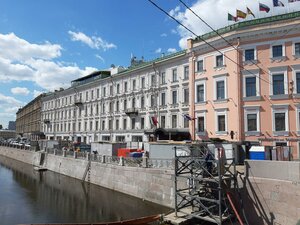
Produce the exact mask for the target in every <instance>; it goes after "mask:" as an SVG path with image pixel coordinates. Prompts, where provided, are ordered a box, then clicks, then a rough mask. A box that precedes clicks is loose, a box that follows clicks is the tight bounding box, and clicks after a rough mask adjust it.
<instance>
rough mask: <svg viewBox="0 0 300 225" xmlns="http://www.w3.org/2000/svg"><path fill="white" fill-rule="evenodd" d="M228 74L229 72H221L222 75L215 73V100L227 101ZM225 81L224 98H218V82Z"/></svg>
mask: <svg viewBox="0 0 300 225" xmlns="http://www.w3.org/2000/svg"><path fill="white" fill-rule="evenodd" d="M227 76H228V74H221V75H215V76H213V78H214V101H217V102H218V101H220V102H222V101H227V100H228V95H227V91H228V90H227ZM220 81H224V98H222V99H218V98H217V82H220Z"/></svg>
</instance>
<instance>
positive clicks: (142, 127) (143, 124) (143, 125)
mask: <svg viewBox="0 0 300 225" xmlns="http://www.w3.org/2000/svg"><path fill="white" fill-rule="evenodd" d="M144 128H145V118H144V117H142V118H141V129H144Z"/></svg>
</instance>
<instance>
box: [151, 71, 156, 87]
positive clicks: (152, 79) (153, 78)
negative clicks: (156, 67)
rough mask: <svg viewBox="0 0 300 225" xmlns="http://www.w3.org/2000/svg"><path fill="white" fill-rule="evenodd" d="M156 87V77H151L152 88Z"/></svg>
mask: <svg viewBox="0 0 300 225" xmlns="http://www.w3.org/2000/svg"><path fill="white" fill-rule="evenodd" d="M155 86H156V76H155V74H153V75H151V87H155Z"/></svg>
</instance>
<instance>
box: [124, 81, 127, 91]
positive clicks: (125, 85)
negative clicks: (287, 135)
mask: <svg viewBox="0 0 300 225" xmlns="http://www.w3.org/2000/svg"><path fill="white" fill-rule="evenodd" d="M127 91H128V84H127V82H124V92H125V93H126V92H127Z"/></svg>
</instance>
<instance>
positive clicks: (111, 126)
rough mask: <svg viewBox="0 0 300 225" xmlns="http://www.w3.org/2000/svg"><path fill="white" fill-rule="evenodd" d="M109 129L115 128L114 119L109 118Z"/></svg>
mask: <svg viewBox="0 0 300 225" xmlns="http://www.w3.org/2000/svg"><path fill="white" fill-rule="evenodd" d="M108 129H109V130H112V129H113V121H112V120H109V121H108Z"/></svg>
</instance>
